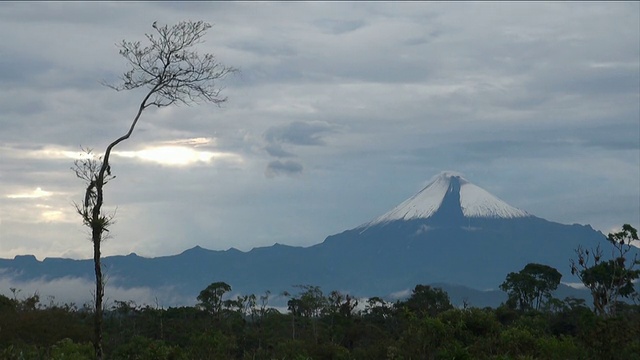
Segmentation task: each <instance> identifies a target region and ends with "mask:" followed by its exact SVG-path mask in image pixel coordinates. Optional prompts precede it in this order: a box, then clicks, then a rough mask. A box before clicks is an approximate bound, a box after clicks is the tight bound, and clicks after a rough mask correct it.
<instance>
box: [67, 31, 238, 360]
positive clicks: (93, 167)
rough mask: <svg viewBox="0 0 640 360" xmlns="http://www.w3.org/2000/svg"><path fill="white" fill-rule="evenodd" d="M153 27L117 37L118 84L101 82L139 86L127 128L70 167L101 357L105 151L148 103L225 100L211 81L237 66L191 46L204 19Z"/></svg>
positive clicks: (107, 156) (108, 177)
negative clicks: (85, 232)
mask: <svg viewBox="0 0 640 360" xmlns="http://www.w3.org/2000/svg"><path fill="white" fill-rule="evenodd" d="M152 27H153V29H154V30H155V33H152V34H145V36H146V45H142V44H141V43H140V42H139V41H136V42H130V41H125V40H123V41H122V42H121V43H120V44H118V47H119V48H120V55H122V56H123V57H124V58H125V59H126V60H127V61H128V63H129V65H130V69H129V70H128V71H127V72H125V73H124V74H123V75H122V77H121V80H122V82H121V83H119V84H115V85H114V84H109V83H103V85H105V86H108V87H110V88H112V89H114V90H117V91H122V90H133V89H138V88H141V89H145V90H146V93H145V95H144V97H143V98H142V101H141V102H140V106H139V107H138V110H137V113H136V115H135V117H134V118H133V121H132V123H131V126H130V127H129V131H127V132H126V133H125V134H124V135H122V136H120V137H119V138H117V139H116V140H114V141H113V142H111V143H110V144H109V145H108V146H107V148H106V150H105V152H104V155H102V156H101V157H99V158H94V157H92V156H91V155H92V152H91V150H88V151H87V153H88V155H89V156H87V157H85V158H84V159H81V160H77V161H76V162H75V163H74V167H73V170H74V171H75V174H76V176H77V177H78V178H80V179H82V180H84V181H85V183H86V186H87V187H86V191H85V196H84V199H83V201H82V203H80V204H75V205H76V209H77V211H78V213H79V214H80V216H82V220H83V223H84V225H86V226H87V227H89V228H90V229H91V241H92V242H93V260H94V265H95V275H96V291H95V323H94V332H95V334H94V335H95V339H94V348H95V354H96V358H97V359H99V360H101V359H102V357H103V353H102V317H103V316H102V315H103V304H102V301H103V297H104V279H103V276H102V267H101V261H100V259H101V255H100V254H101V253H100V246H101V244H102V241H103V240H104V239H105V233H106V232H108V231H109V226H110V225H112V223H113V214H104V213H103V209H102V205H103V204H104V192H103V188H104V185H106V184H107V182H109V180H111V179H113V178H115V176H112V175H111V166H110V162H109V160H110V155H111V151H112V150H113V148H114V147H115V146H116V145H118V144H119V143H121V142H123V141H124V140H127V139H128V138H129V137H130V136H131V134H132V133H133V131H134V129H135V127H136V124H137V123H138V120H139V119H140V116H141V115H142V113H143V112H144V111H145V110H146V109H148V108H150V107H157V108H160V107H165V106H170V105H173V104H176V103H178V104H179V103H182V104H186V105H190V104H193V103H199V102H210V103H214V104H216V105H220V104H221V103H223V102H225V101H226V98H225V97H221V96H220V90H221V88H220V87H219V86H218V84H217V81H218V80H220V79H223V78H225V77H226V76H227V75H230V74H232V73H234V72H236V71H237V70H236V69H235V68H232V67H228V66H224V65H222V64H221V63H219V62H218V61H217V60H216V58H215V57H214V56H213V55H212V54H204V55H200V54H198V53H197V52H196V51H194V50H193V47H194V46H195V45H197V44H199V43H201V42H202V37H203V36H204V35H205V33H206V31H207V30H208V29H209V28H210V27H211V25H209V24H208V23H205V22H202V21H197V22H192V21H185V22H180V23H178V24H176V25H173V26H167V25H164V26H158V25H157V24H156V22H154V23H153V25H152Z"/></svg>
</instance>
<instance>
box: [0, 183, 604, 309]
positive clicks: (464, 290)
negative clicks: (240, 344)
mask: <svg viewBox="0 0 640 360" xmlns="http://www.w3.org/2000/svg"><path fill="white" fill-rule="evenodd" d="M605 243H606V238H605V236H604V235H603V234H602V233H600V232H598V231H595V230H594V229H592V228H591V227H590V226H588V225H576V224H574V225H563V224H559V223H555V222H551V221H547V220H544V219H541V218H538V217H535V216H533V215H531V214H529V213H527V212H525V211H523V210H520V209H517V208H515V207H512V206H510V205H508V204H507V203H505V202H504V201H502V200H500V199H498V198H497V197H495V196H493V195H491V194H489V193H488V192H487V191H485V190H483V189H482V188H480V187H478V186H476V185H473V184H471V183H470V182H469V181H467V180H466V179H464V178H463V177H462V176H461V175H460V174H456V173H451V172H446V173H442V174H440V175H438V176H436V177H435V178H434V179H433V180H432V182H431V183H430V184H429V185H428V186H426V187H425V188H424V189H423V190H422V191H420V192H419V193H418V194H416V195H415V196H413V197H411V198H410V199H408V200H406V201H405V202H403V203H401V204H400V205H398V206H397V207H396V208H394V209H392V210H391V211H389V212H387V213H386V214H384V215H382V216H380V217H378V218H376V219H374V220H372V221H371V222H369V223H366V224H363V225H361V226H359V227H357V228H355V229H351V230H347V231H345V232H342V233H340V234H336V235H332V236H329V237H327V238H326V239H325V241H324V242H322V243H319V244H317V245H314V246H310V247H306V248H303V247H295V246H287V245H281V244H275V245H273V246H270V247H261V248H255V249H252V250H251V251H248V252H242V251H239V250H237V249H233V248H232V249H229V250H226V251H213V250H207V249H203V248H201V247H199V246H197V247H194V248H192V249H189V250H186V251H184V252H183V253H181V254H178V255H173V256H164V257H157V258H143V257H140V256H137V255H136V254H130V255H127V256H111V257H106V258H105V259H104V260H103V264H104V266H105V270H106V274H108V277H109V282H110V285H113V286H120V287H151V288H160V287H173V288H174V291H176V292H179V293H181V294H183V295H188V296H191V295H192V296H193V298H195V296H196V295H197V293H198V292H199V291H200V290H202V289H204V288H205V287H206V286H207V285H208V284H210V283H212V282H214V281H225V282H227V283H228V284H230V285H231V286H232V287H233V290H234V292H236V291H237V292H241V293H254V294H261V293H264V291H265V290H270V291H271V292H272V293H274V294H275V293H280V292H282V291H284V290H289V291H290V290H291V286H292V285H297V284H311V285H318V286H321V287H322V289H323V290H325V291H331V290H339V291H342V292H348V293H351V294H353V295H356V296H365V297H366V296H387V295H389V294H392V293H395V292H401V291H403V290H407V289H411V288H413V287H414V286H415V285H416V284H434V283H439V284H441V286H442V287H444V288H445V289H447V288H449V289H450V290H451V291H454V292H455V294H456V295H455V296H456V298H457V299H458V300H459V301H461V300H462V299H463V298H465V297H467V298H469V300H470V303H471V304H474V300H473V299H474V298H475V299H477V300H476V303H477V304H476V305H480V304H481V303H482V304H485V303H486V304H489V303H491V302H492V301H497V302H498V303H499V302H500V301H501V300H500V299H503V298H504V294H502V293H497V292H493V293H484V292H481V291H478V290H488V289H494V290H495V289H497V288H498V286H499V285H500V284H501V283H502V282H503V281H504V279H505V277H506V275H507V274H508V273H509V272H517V271H519V270H521V269H522V268H523V267H524V266H525V265H526V264H528V263H531V262H537V263H541V264H546V265H549V266H553V267H555V268H556V269H558V271H560V272H561V273H562V274H563V275H564V277H563V281H564V282H576V281H577V279H574V278H571V275H570V271H569V259H570V258H573V257H574V255H575V254H574V249H575V248H577V247H578V246H579V245H581V246H583V247H587V248H590V247H595V246H596V245H597V244H602V246H603V247H606V246H607V245H606V244H605ZM0 271H1V272H2V273H3V274H4V275H5V276H12V277H14V278H15V279H18V280H21V281H29V280H32V279H42V280H47V279H56V278H62V277H81V278H86V279H88V280H90V281H93V263H92V260H70V259H59V258H47V259H44V260H43V261H38V260H36V258H35V257H33V256H16V257H15V258H14V259H12V260H6V259H0ZM444 284H446V286H445V285H444ZM453 297H454V296H452V298H453ZM487 299H493V300H487ZM494 305H496V304H495V303H494Z"/></svg>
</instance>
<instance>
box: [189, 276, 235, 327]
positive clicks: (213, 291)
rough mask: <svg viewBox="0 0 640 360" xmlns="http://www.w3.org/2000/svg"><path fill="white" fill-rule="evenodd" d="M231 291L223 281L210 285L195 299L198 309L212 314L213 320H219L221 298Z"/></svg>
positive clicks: (229, 286)
mask: <svg viewBox="0 0 640 360" xmlns="http://www.w3.org/2000/svg"><path fill="white" fill-rule="evenodd" d="M229 291H231V285H229V284H227V283H226V282H223V281H218V282H214V283H212V284H210V285H209V286H207V287H206V288H205V289H204V290H202V291H200V294H199V295H198V297H197V300H198V301H199V302H198V307H200V308H201V309H203V310H205V311H207V312H208V313H210V314H212V315H213V316H214V317H215V318H217V319H220V316H221V314H222V305H223V303H224V302H223V300H222V297H223V296H224V294H226V293H228V292H229Z"/></svg>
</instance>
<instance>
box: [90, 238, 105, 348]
mask: <svg viewBox="0 0 640 360" xmlns="http://www.w3.org/2000/svg"><path fill="white" fill-rule="evenodd" d="M92 232H93V234H92V240H93V263H94V265H95V273H96V295H95V296H96V301H95V319H94V336H95V339H94V343H93V347H94V350H95V355H96V359H97V360H102V315H103V314H102V298H103V296H104V282H103V281H102V267H101V261H100V243H101V241H102V229H101V228H98V227H95V226H94V228H93V231H92Z"/></svg>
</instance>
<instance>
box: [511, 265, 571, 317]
mask: <svg viewBox="0 0 640 360" xmlns="http://www.w3.org/2000/svg"><path fill="white" fill-rule="evenodd" d="M560 279H562V274H560V273H559V272H558V270H556V269H555V268H553V267H551V266H548V265H542V264H535V263H530V264H527V265H526V266H525V267H524V269H522V270H520V271H519V272H517V273H514V272H512V273H509V274H508V275H507V278H506V279H505V281H504V282H503V283H502V284H501V285H500V289H501V290H502V291H504V292H506V293H507V295H508V296H509V300H510V302H513V303H515V304H516V305H517V307H518V308H520V310H530V309H535V310H539V309H540V306H541V305H542V304H543V303H544V302H545V301H546V302H548V301H549V299H550V298H551V292H552V291H554V290H555V289H557V288H558V285H559V284H560Z"/></svg>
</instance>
